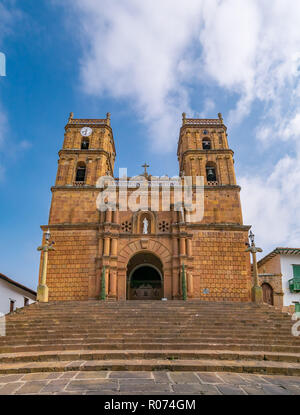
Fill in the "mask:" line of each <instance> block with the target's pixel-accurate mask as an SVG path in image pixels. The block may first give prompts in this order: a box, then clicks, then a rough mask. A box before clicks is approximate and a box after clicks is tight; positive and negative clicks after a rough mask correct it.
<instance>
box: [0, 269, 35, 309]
mask: <svg viewBox="0 0 300 415" xmlns="http://www.w3.org/2000/svg"><path fill="white" fill-rule="evenodd" d="M35 301H36V292H35V291H33V290H31V289H30V288H27V287H25V286H24V285H22V284H19V283H18V282H16V281H13V280H12V279H10V278H8V277H6V276H5V275H3V274H1V273H0V313H2V314H8V313H11V312H13V311H15V310H16V309H17V308H22V307H25V306H27V305H29V304H32V303H34V302H35Z"/></svg>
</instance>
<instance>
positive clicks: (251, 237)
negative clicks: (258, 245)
mask: <svg viewBox="0 0 300 415" xmlns="http://www.w3.org/2000/svg"><path fill="white" fill-rule="evenodd" d="M254 238H255V235H254V233H253V232H252V231H250V233H249V239H250V241H251V246H254V245H255V242H254Z"/></svg>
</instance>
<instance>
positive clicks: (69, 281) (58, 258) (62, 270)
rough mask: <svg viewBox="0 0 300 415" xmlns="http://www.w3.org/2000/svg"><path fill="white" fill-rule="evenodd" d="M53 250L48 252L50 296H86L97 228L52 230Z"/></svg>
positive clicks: (52, 299)
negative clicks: (93, 229) (91, 229)
mask: <svg viewBox="0 0 300 415" xmlns="http://www.w3.org/2000/svg"><path fill="white" fill-rule="evenodd" d="M51 236H52V238H51V239H52V240H53V241H55V251H54V252H50V253H49V257H48V273H47V285H48V287H49V300H50V301H57V300H87V299H88V287H89V278H90V277H91V276H93V275H95V257H96V248H97V240H96V232H95V231H89V230H82V231H81V230H62V231H60V230H52V231H51Z"/></svg>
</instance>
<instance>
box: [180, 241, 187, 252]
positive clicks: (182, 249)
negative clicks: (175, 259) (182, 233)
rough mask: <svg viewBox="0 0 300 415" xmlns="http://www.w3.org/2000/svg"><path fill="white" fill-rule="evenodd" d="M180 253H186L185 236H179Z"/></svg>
mask: <svg viewBox="0 0 300 415" xmlns="http://www.w3.org/2000/svg"><path fill="white" fill-rule="evenodd" d="M180 255H181V256H185V255H186V249H185V238H180Z"/></svg>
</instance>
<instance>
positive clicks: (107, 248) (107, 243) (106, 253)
mask: <svg viewBox="0 0 300 415" xmlns="http://www.w3.org/2000/svg"><path fill="white" fill-rule="evenodd" d="M109 255H110V238H109V237H105V238H104V256H109Z"/></svg>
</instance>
